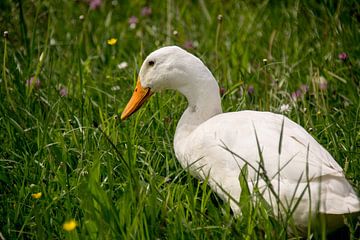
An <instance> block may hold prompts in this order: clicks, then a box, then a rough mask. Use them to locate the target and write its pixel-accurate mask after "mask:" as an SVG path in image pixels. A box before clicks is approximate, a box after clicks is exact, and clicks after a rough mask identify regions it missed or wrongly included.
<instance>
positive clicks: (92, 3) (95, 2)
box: [89, 0, 101, 9]
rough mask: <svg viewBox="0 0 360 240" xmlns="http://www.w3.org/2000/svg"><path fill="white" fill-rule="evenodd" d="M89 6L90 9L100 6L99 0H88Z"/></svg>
mask: <svg viewBox="0 0 360 240" xmlns="http://www.w3.org/2000/svg"><path fill="white" fill-rule="evenodd" d="M89 6H90V8H91V9H97V8H99V7H100V6H101V0H89Z"/></svg>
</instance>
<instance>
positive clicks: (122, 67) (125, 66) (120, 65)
mask: <svg viewBox="0 0 360 240" xmlns="http://www.w3.org/2000/svg"><path fill="white" fill-rule="evenodd" d="M117 67H118V68H119V69H124V68H127V67H128V63H127V62H121V63H119V64H118V65H117Z"/></svg>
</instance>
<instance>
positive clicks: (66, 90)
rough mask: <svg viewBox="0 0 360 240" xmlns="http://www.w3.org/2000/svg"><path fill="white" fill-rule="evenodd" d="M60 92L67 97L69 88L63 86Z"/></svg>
mask: <svg viewBox="0 0 360 240" xmlns="http://www.w3.org/2000/svg"><path fill="white" fill-rule="evenodd" d="M59 94H60V96H62V97H66V96H67V95H68V89H67V88H66V87H64V86H62V87H61V88H60V90H59Z"/></svg>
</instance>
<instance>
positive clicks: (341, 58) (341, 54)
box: [338, 52, 349, 61]
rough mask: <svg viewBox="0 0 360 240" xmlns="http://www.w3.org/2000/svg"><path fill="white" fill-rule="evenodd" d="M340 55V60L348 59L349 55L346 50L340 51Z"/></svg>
mask: <svg viewBox="0 0 360 240" xmlns="http://www.w3.org/2000/svg"><path fill="white" fill-rule="evenodd" d="M338 57H339V59H340V60H342V61H346V60H347V59H348V57H349V56H348V55H347V53H346V52H341V53H339V55H338Z"/></svg>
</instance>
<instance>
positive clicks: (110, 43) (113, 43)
mask: <svg viewBox="0 0 360 240" xmlns="http://www.w3.org/2000/svg"><path fill="white" fill-rule="evenodd" d="M116 43H117V39H116V38H110V39H109V40H107V44H109V45H111V46H113V45H115V44H116Z"/></svg>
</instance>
